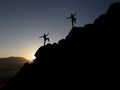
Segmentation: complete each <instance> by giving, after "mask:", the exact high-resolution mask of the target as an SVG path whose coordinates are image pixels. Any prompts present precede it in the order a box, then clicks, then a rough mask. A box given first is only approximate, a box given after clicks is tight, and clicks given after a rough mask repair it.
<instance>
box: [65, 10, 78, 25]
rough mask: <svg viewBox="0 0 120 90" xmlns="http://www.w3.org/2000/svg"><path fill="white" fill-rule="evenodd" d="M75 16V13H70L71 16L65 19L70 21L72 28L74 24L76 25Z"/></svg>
mask: <svg viewBox="0 0 120 90" xmlns="http://www.w3.org/2000/svg"><path fill="white" fill-rule="evenodd" d="M76 14H77V12H75V13H74V14H73V13H72V14H71V16H70V17H68V18H67V19H71V22H72V27H74V24H75V23H76V18H75V15H76Z"/></svg>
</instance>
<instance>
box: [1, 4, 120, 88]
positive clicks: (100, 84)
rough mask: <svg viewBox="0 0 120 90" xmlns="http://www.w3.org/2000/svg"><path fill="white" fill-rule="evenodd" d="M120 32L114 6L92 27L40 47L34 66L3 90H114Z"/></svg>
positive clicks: (117, 7)
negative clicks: (109, 89)
mask: <svg viewBox="0 0 120 90" xmlns="http://www.w3.org/2000/svg"><path fill="white" fill-rule="evenodd" d="M119 30H120V2H116V3H113V4H112V5H110V7H109V8H108V11H107V12H106V13H104V14H103V15H101V16H99V17H98V18H97V19H96V20H95V21H94V23H93V24H87V25H85V26H84V27H73V28H72V29H71V31H70V33H69V34H68V35H67V36H66V37H65V39H61V40H60V41H59V42H58V43H53V44H50V43H49V44H47V45H44V46H42V47H40V48H39V49H38V50H37V52H36V53H35V57H36V59H35V60H34V62H33V63H31V64H29V63H26V64H25V65H24V66H23V67H22V68H21V70H20V71H19V73H18V74H16V76H15V77H14V78H12V79H11V80H10V81H8V83H7V84H6V86H5V87H3V88H2V89H5V90H7V89H74V90H75V89H82V88H84V89H88V88H89V89H90V88H91V89H93V88H94V89H98V88H99V89H103V88H104V89H107V88H108V87H109V88H111V89H112V88H114V89H115V86H114V84H115V81H114V80H116V79H117V77H116V76H117V73H118V66H119V65H118V61H119V55H118V52H119V46H120V44H119V36H120V35H119ZM113 82H114V83H113Z"/></svg>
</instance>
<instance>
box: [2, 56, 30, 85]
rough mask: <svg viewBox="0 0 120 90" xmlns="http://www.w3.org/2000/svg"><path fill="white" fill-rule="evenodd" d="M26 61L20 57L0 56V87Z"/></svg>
mask: <svg viewBox="0 0 120 90" xmlns="http://www.w3.org/2000/svg"><path fill="white" fill-rule="evenodd" d="M26 62H28V60H26V59H25V58H22V57H8V58H0V87H2V86H3V85H5V83H7V81H8V80H9V79H11V78H12V77H13V76H14V75H15V74H16V73H17V72H18V71H19V70H20V68H21V67H22V66H23V65H24V63H26Z"/></svg>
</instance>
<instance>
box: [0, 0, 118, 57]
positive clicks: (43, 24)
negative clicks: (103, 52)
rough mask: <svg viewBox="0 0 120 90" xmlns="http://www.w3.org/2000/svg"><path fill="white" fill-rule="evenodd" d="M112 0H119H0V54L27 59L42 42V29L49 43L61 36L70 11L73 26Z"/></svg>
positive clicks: (66, 30) (67, 26) (103, 9)
mask: <svg viewBox="0 0 120 90" xmlns="http://www.w3.org/2000/svg"><path fill="white" fill-rule="evenodd" d="M116 1H120V0H0V57H8V56H22V57H25V58H29V59H31V58H32V56H33V55H34V53H35V52H36V50H37V49H38V48H39V47H40V46H42V45H43V39H39V38H38V37H39V36H41V35H43V33H50V35H49V37H50V41H51V43H54V42H57V41H59V40H60V39H62V38H65V36H66V35H67V34H68V33H69V32H70V30H71V22H70V20H66V17H69V16H70V14H71V13H74V12H75V11H77V15H76V18H77V24H76V26H84V25H85V24H88V23H93V21H94V20H95V18H97V17H98V16H99V15H101V14H103V13H105V12H106V10H107V9H108V6H109V5H110V4H112V3H113V2H116Z"/></svg>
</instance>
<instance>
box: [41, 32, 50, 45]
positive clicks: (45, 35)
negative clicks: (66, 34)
mask: <svg viewBox="0 0 120 90" xmlns="http://www.w3.org/2000/svg"><path fill="white" fill-rule="evenodd" d="M48 35H49V33H48V34H43V36H41V37H39V38H44V45H45V44H46V41H47V40H48V42H50V39H49V38H48V37H47V36H48Z"/></svg>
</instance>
